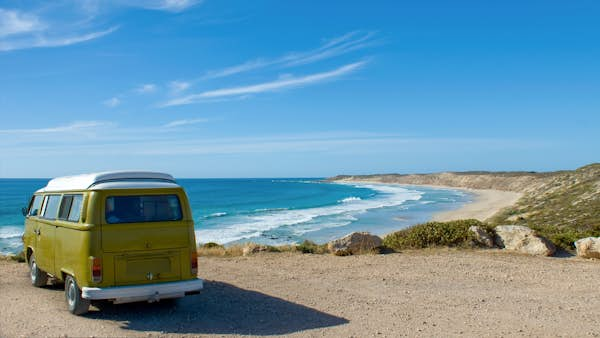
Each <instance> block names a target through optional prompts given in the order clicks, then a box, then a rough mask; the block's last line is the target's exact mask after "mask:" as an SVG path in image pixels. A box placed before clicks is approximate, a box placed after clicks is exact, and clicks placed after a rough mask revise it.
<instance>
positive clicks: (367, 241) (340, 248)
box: [327, 232, 383, 256]
mask: <svg viewBox="0 0 600 338" xmlns="http://www.w3.org/2000/svg"><path fill="white" fill-rule="evenodd" d="M382 244H383V241H382V240H381V238H380V237H379V236H375V235H371V234H370V233H368V232H353V233H351V234H349V235H347V236H344V237H342V238H339V239H335V240H333V241H331V242H329V243H327V249H329V252H331V253H332V254H334V255H339V256H343V255H353V254H358V253H362V252H368V251H372V250H374V249H376V248H378V247H380V246H381V245H382Z"/></svg>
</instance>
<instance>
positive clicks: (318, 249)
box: [296, 240, 329, 254]
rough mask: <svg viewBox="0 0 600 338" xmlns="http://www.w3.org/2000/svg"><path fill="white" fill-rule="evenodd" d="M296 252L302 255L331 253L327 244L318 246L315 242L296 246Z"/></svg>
mask: <svg viewBox="0 0 600 338" xmlns="http://www.w3.org/2000/svg"><path fill="white" fill-rule="evenodd" d="M296 250H298V251H300V252H302V253H312V254H324V253H327V252H329V250H327V244H320V245H319V244H317V243H315V242H312V241H309V240H305V241H304V242H302V243H300V244H298V245H297V246H296Z"/></svg>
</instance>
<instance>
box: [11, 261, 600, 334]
mask: <svg viewBox="0 0 600 338" xmlns="http://www.w3.org/2000/svg"><path fill="white" fill-rule="evenodd" d="M27 272H28V269H27V266H26V265H25V264H18V263H15V262H11V261H0V336H2V337H20V336H23V337H33V336H65V335H66V336H77V337H80V336H96V337H104V336H143V337H147V336H210V335H216V336H229V335H238V336H239V335H243V336H248V335H250V336H273V335H289V336H302V337H305V336H318V337H321V336H327V337H350V336H354V337H369V336H377V337H386V336H387V337H398V336H465V335H467V336H586V335H587V336H599V335H600V317H599V316H598V313H597V312H596V311H597V309H599V308H600V296H599V293H598V282H597V279H598V276H600V262H599V261H586V260H582V259H578V258H549V257H543V258H542V257H529V256H521V255H514V254H507V253H502V252H499V251H494V250H491V251H470V250H467V251H464V250H459V251H455V250H419V251H406V252H403V253H398V254H389V255H364V256H350V257H335V256H330V255H302V254H291V253H279V254H278V253H266V254H258V255H256V256H251V257H236V258H205V257H202V258H200V275H201V276H202V277H203V278H205V279H206V284H205V290H204V291H203V292H202V293H201V294H200V295H196V296H190V297H186V298H185V299H181V300H179V301H176V302H161V303H158V304H156V303H155V304H147V303H135V304H121V305H112V304H99V305H98V307H99V308H96V307H94V308H92V311H91V312H90V313H89V314H87V315H85V316H83V317H76V316H73V315H71V314H69V313H68V312H67V310H66V306H65V304H64V296H63V290H62V289H61V288H60V287H52V286H47V287H45V288H41V289H38V288H34V287H32V286H31V285H29V283H28V275H27Z"/></svg>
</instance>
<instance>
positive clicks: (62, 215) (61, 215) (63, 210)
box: [58, 195, 73, 220]
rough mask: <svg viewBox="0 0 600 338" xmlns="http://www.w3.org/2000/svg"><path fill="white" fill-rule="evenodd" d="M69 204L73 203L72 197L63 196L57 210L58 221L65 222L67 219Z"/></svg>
mask: <svg viewBox="0 0 600 338" xmlns="http://www.w3.org/2000/svg"><path fill="white" fill-rule="evenodd" d="M71 203H73V195H64V196H63V198H62V202H61V203H60V208H59V209H58V219H61V220H66V219H67V217H69V211H70V210H71Z"/></svg>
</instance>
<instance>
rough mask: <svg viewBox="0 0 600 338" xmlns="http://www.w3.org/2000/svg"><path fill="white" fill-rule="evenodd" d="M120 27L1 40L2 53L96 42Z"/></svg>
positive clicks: (0, 48) (0, 49)
mask: <svg viewBox="0 0 600 338" xmlns="http://www.w3.org/2000/svg"><path fill="white" fill-rule="evenodd" d="M117 29H118V27H116V26H115V27H111V28H109V29H106V30H103V31H97V32H91V33H86V34H80V35H61V36H57V35H52V36H51V35H47V34H46V35H44V34H35V35H28V36H25V37H22V38H21V37H20V38H14V39H0V51H4V52H6V51H11V50H17V49H28V48H41V47H62V46H69V45H74V44H78V43H81V42H85V41H90V40H94V39H97V38H100V37H102V36H105V35H108V34H110V33H112V32H114V31H116V30H117Z"/></svg>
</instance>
